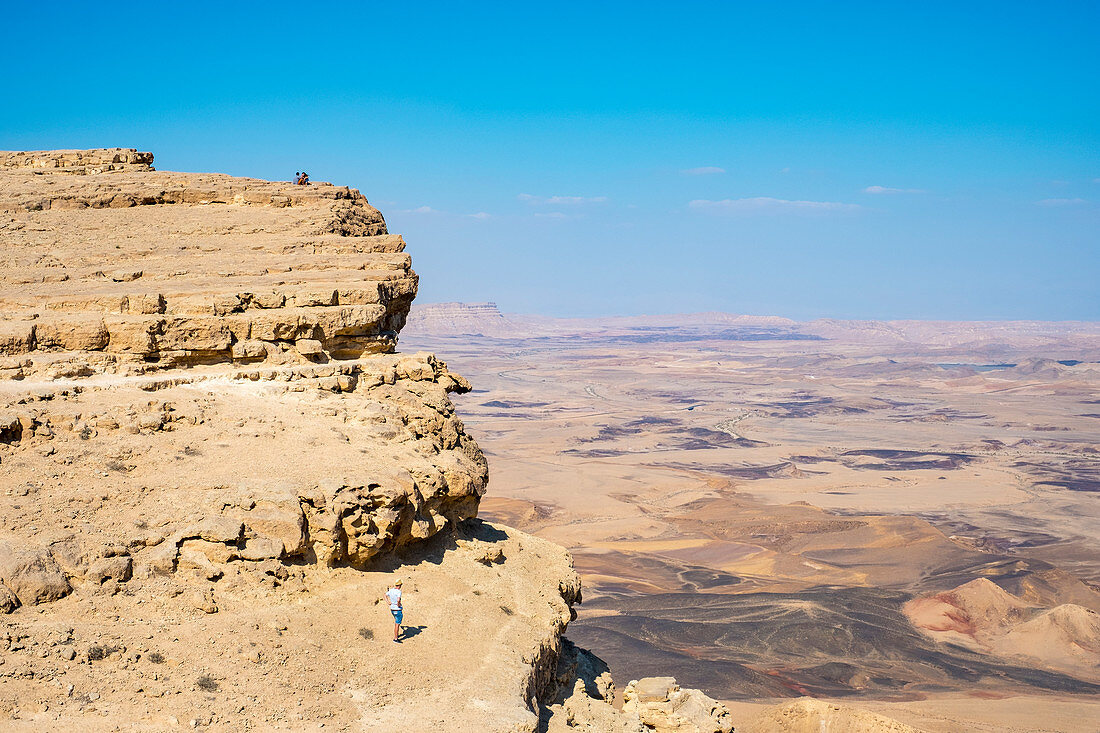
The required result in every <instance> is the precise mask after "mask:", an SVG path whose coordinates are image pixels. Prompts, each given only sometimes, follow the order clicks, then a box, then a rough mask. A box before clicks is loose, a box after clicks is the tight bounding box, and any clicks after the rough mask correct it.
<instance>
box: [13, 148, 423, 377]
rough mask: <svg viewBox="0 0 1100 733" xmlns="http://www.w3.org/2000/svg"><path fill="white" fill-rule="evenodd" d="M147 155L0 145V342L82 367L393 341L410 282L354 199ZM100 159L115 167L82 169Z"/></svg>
mask: <svg viewBox="0 0 1100 733" xmlns="http://www.w3.org/2000/svg"><path fill="white" fill-rule="evenodd" d="M114 159H119V160H120V161H124V162H120V163H117V164H116V163H110V164H108V163H102V161H106V160H114ZM87 161H92V162H87ZM95 161H99V162H96V163H95V165H100V164H101V163H102V165H101V167H100V168H97V167H95V165H93V162H95ZM125 161H144V162H142V163H140V164H133V165H137V166H138V167H137V168H136V169H133V168H130V167H127V166H131V165H132V163H130V162H125ZM151 161H152V155H151V154H149V153H136V152H135V151H117V150H116V151H61V152H57V153H54V154H51V153H46V152H39V153H26V154H15V153H8V154H4V155H0V232H2V233H3V237H4V242H5V245H7V246H5V248H4V250H3V252H2V253H0V313H2V314H3V315H4V317H3V321H2V327H0V353H3V354H7V355H9V356H12V357H16V361H18V357H27V356H29V357H33V358H32V359H31V366H32V367H39V366H41V365H43V364H47V363H50V362H52V361H56V360H57V359H58V356H56V355H57V354H59V353H65V352H70V351H81V352H90V353H89V354H88V355H87V356H86V357H85V361H86V362H87V363H88V366H89V368H91V369H93V370H94V371H97V372H103V371H110V372H118V371H124V372H135V371H137V372H142V371H149V370H153V369H160V368H165V367H171V366H175V365H188V364H194V363H215V362H236V363H247V362H252V361H258V360H267V361H282V362H305V361H322V362H324V361H327V360H328V359H330V358H341V359H348V358H353V357H358V356H360V355H362V354H365V353H378V352H387V351H392V350H393V348H394V346H395V344H396V340H397V332H398V331H399V330H400V328H401V326H402V325H403V324H404V321H405V317H406V315H407V313H408V310H409V305H410V304H411V302H412V299H413V297H414V296H415V295H416V285H417V278H416V274H415V273H414V272H413V271H412V269H411V263H410V259H409V257H408V255H406V254H404V253H403V251H402V250H403V249H404V246H405V245H404V241H403V240H402V239H401V237H398V236H393V235H389V234H387V233H386V224H385V221H384V220H383V218H382V215H381V214H380V213H379V212H378V210H377V209H375V208H374V207H372V206H371V205H370V204H368V203H367V200H366V199H365V198H364V197H363V196H362V194H360V193H359V192H358V191H356V190H355V189H350V188H347V187H339V186H332V185H331V184H324V183H319V184H315V185H311V186H295V185H291V184H289V183H273V182H269V181H261V180H256V179H249V178H234V177H231V176H226V175H218V174H185V173H165V172H155V171H153V170H152V168H151V166H149V165H148V163H149V162H151ZM105 165H117V166H122V170H120V171H118V172H111V173H110V175H106V174H95V173H94V172H95V171H100V170H101V168H102V166H105ZM60 172H66V173H85V174H83V175H64V176H63V175H58V174H59V173H60ZM12 363H15V362H13V361H12V360H9V369H10V368H12V367H11V366H10V364H12Z"/></svg>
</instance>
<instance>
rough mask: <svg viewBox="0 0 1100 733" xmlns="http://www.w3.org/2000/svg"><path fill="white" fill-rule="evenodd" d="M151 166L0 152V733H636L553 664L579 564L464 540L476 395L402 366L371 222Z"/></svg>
mask: <svg viewBox="0 0 1100 733" xmlns="http://www.w3.org/2000/svg"><path fill="white" fill-rule="evenodd" d="M152 163H153V156H152V155H151V154H149V153H141V152H138V151H135V150H126V149H110V150H85V151H39V152H29V153H0V232H2V235H3V242H4V247H3V248H2V249H0V466H2V474H0V475H2V484H0V611H3V612H4V613H5V614H6V615H5V616H3V617H2V618H3V628H2V630H0V678H2V679H3V684H2V685H0V719H3V718H4V717H7V718H9V719H11V720H13V721H14V720H19V721H23V723H22V725H24V726H25V727H26V728H28V729H41V730H52V729H57V728H59V727H63V728H80V729H83V730H99V729H103V730H114V729H117V726H118V725H120V724H122V723H126V724H127V725H130V726H132V727H134V728H135V729H143V730H163V729H171V728H174V727H176V726H182V727H188V726H189V727H190V728H207V727H208V728H211V729H218V730H244V729H268V728H272V727H282V726H286V727H291V728H296V729H300V728H303V727H309V728H316V727H320V726H322V725H329V726H331V727H334V728H338V729H349V730H350V729H359V730H376V729H377V730H387V731H388V730H394V729H395V726H396V727H399V728H401V729H406V730H478V731H483V730H484V731H491V730H507V731H513V730H514V731H533V730H536V729H537V728H539V727H543V728H545V727H546V726H548V725H550V721H551V720H552V719H553V720H555V721H556V722H554V725H555V726H558V727H562V726H564V727H566V728H568V727H578V726H580V724H579V723H578V724H577V726H575V725H574V723H575V722H576V721H574V720H573V718H572V717H570V715H565V714H564V713H562V710H563V709H564V708H563V707H562V706H563V705H564V704H565V701H566V700H567V699H569V700H572V703H570V704H571V705H573V707H574V708H576V709H580V708H581V707H583V708H584V709H586V710H589V711H590V712H592V714H593V715H598V716H603V718H608V716H610V718H608V719H612V718H613V719H615V720H616V721H618V722H617V723H616V725H619V724H621V725H625V726H627V728H624V729H631V730H633V729H638V730H641V729H642V728H641V727H640V726H642V725H643V723H642V722H641V717H639V715H634V716H633V717H630V716H626V717H623V716H622V715H621V714H620V713H618V712H616V711H615V709H614V708H612V707H611V705H610V704H609V703H608V702H607V700H606V698H607V695H606V693H607V690H608V687H607V685H604V686H603V688H602V692H601V688H600V687H599V686H598V685H595V686H592V688H591V694H589V692H590V691H589V687H587V686H586V685H585V684H583V683H581V684H580V687H579V688H578V687H577V686H576V685H575V684H574V680H578V679H580V678H581V677H583V675H582V674H581V673H580V672H578V671H577V670H578V665H579V664H580V663H579V662H577V661H576V660H578V659H580V658H582V657H583V659H585V660H587V661H586V662H585V664H584V665H580V666H582V667H584V668H585V669H592V668H593V665H594V664H595V662H593V661H592V660H593V659H594V658H592V657H590V656H588V655H586V654H585V653H582V652H579V651H577V650H572V651H571V652H570V653H569V654H566V655H562V654H561V649H562V643H563V642H562V632H563V631H564V629H565V626H566V624H567V623H568V621H569V620H570V618H571V604H573V603H574V602H576V601H577V600H579V596H580V585H579V580H578V578H577V575H576V573H575V572H574V571H573V567H572V560H571V558H570V557H569V556H568V554H567V553H566V552H565V551H564V550H563V549H562V548H560V547H557V546H556V545H553V544H550V543H548V542H545V541H542V540H537V539H535V538H533V537H530V536H527V535H524V534H522V533H519V532H516V531H515V530H511V529H508V528H505V527H495V526H492V525H489V524H486V523H482V522H480V521H479V520H477V519H476V518H475V517H476V514H477V510H478V504H479V501H480V498H481V496H482V495H483V493H484V492H485V488H486V483H487V481H488V468H487V464H486V461H485V458H484V456H483V455H482V453H481V451H480V449H479V448H478V446H477V444H476V443H475V442H474V441H473V439H471V438H470V436H468V435H467V434H466V432H465V430H464V428H463V424H462V421H461V420H460V419H459V418H458V417H457V416H456V415H455V412H454V408H453V406H452V404H451V402H450V400H449V398H448V393H449V392H461V391H465V390H468V389H469V385H468V384H467V383H466V381H465V380H464V379H462V378H461V377H460V376H458V375H455V374H452V373H450V372H449V371H448V369H447V365H446V364H444V363H443V362H441V361H439V360H438V359H436V358H435V357H434V356H433V355H431V354H427V353H416V354H399V353H396V352H395V349H396V345H397V339H398V332H399V331H400V329H401V327H402V325H403V324H404V322H405V318H406V315H407V314H408V311H409V307H410V304H411V302H412V300H413V298H414V296H415V294H416V288H417V277H416V274H415V273H414V272H413V270H412V269H411V261H410V258H409V256H408V255H407V254H405V253H404V251H403V250H404V242H403V241H402V239H401V237H399V236H394V235H391V234H389V233H388V232H387V230H386V224H385V221H384V219H383V218H382V215H381V214H380V213H379V212H378V210H377V209H375V208H374V207H372V206H371V205H370V204H369V203H368V202H367V200H366V198H365V197H364V196H363V195H362V194H360V192H359V191H356V190H355V189H350V188H346V187H339V186H333V185H330V184H325V183H318V184H314V185H311V186H296V185H291V184H289V183H273V182H269V181H261V180H255V179H248V178H234V177H230V176H225V175H217V174H185V173H168V172H158V171H155V170H154V168H153V166H152ZM397 573H400V574H401V575H402V576H404V577H405V589H406V599H407V602H406V609H407V612H406V624H407V626H406V630H405V636H404V639H403V643H402V644H400V645H397V644H393V643H391V640H390V638H389V637H390V635H391V634H392V629H393V626H392V622H391V621H390V619H389V614H388V612H387V609H386V606H385V605H384V604H380V603H379V599H380V597H381V594H382V591H383V590H384V589H385V587H386V585H387V584H388V583H389V582H391V581H392V580H393V579H394V576H395V574H397ZM578 655H580V656H578ZM570 660H573V661H572V666H570ZM631 689H633V688H631ZM676 694H677V695H679V694H680V693H678V692H677V693H676ZM670 695H671V693H670ZM666 697H668V696H666ZM681 697H682V696H681ZM681 697H676V698H675V699H676V700H680V699H681ZM685 699H686V698H685ZM555 700H557V703H556V704H557V707H556V708H554V704H555V703H554V701H555ZM669 700H672V698H671V697H669ZM665 702H667V703H668V704H672V703H671V702H669V701H665ZM654 704H656V705H657V707H658V708H660V706H661V704H663V703H661V701H655V703H654ZM677 704H679V703H677ZM578 706H579V707H578ZM650 707H652V706H650ZM703 707H706V705H704V706H703ZM555 709H556V710H557V711H558V713H557V714H555V712H554V710H555ZM647 709H648V708H647ZM647 714H648V713H647ZM563 715H564V717H563ZM540 716H541V722H540ZM601 719H602V718H601ZM624 721H625V722H624ZM631 726H633V727H631ZM581 727H583V726H581ZM651 727H652V726H651ZM704 727H705V726H704ZM589 729H591V728H589ZM718 729H720V728H715V730H718ZM682 730H689V729H688V728H682Z"/></svg>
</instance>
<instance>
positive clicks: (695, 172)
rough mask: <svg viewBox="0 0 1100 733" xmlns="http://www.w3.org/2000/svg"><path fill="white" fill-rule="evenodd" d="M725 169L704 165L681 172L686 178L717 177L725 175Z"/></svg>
mask: <svg viewBox="0 0 1100 733" xmlns="http://www.w3.org/2000/svg"><path fill="white" fill-rule="evenodd" d="M725 172H726V169H725V168H719V167H718V166H716V165H704V166H700V167H698V168H687V169H686V170H682V171H680V173H682V174H683V175H685V176H716V175H719V174H721V173H725Z"/></svg>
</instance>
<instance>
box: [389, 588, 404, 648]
mask: <svg viewBox="0 0 1100 733" xmlns="http://www.w3.org/2000/svg"><path fill="white" fill-rule="evenodd" d="M386 600H388V601H389V602H390V613H392V614H393V643H394V644H400V643H401V615H402V613H401V612H402V609H401V580H400V579H398V580H395V581H394V582H393V587H391V588H389V589H388V590H386Z"/></svg>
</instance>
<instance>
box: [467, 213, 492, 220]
mask: <svg viewBox="0 0 1100 733" xmlns="http://www.w3.org/2000/svg"><path fill="white" fill-rule="evenodd" d="M466 216H467V218H470V219H477V220H478V221H485V220H486V219H492V218H493V215H492V214H489V213H487V212H484V211H479V212H477V213H476V214H467V215H466Z"/></svg>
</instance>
